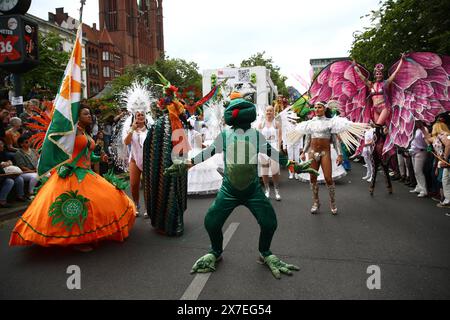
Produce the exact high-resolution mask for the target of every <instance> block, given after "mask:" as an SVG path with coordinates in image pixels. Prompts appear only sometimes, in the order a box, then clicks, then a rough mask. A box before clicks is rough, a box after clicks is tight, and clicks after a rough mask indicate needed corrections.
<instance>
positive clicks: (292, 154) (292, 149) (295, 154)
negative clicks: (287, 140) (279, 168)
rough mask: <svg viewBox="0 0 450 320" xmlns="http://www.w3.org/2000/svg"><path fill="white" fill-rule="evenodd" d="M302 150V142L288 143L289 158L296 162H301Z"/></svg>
mask: <svg viewBox="0 0 450 320" xmlns="http://www.w3.org/2000/svg"><path fill="white" fill-rule="evenodd" d="M300 150H301V144H300V143H296V144H288V145H287V152H288V158H289V160H294V161H295V162H298V163H299V162H300Z"/></svg>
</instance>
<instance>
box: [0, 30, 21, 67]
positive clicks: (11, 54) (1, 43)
mask: <svg viewBox="0 0 450 320" xmlns="http://www.w3.org/2000/svg"><path fill="white" fill-rule="evenodd" d="M17 41H19V36H6V37H4V36H3V35H0V63H3V62H5V61H6V59H8V60H9V61H16V60H19V59H20V58H21V56H20V52H19V51H17V50H16V49H15V48H14V46H15V44H16V42H17Z"/></svg>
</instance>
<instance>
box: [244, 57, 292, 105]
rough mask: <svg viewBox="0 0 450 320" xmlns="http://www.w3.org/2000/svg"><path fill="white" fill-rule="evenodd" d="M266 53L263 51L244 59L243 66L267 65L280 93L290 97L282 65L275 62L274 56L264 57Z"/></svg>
mask: <svg viewBox="0 0 450 320" xmlns="http://www.w3.org/2000/svg"><path fill="white" fill-rule="evenodd" d="M265 54H266V52H265V51H263V52H258V53H256V54H254V55H252V56H251V57H250V58H248V59H246V60H243V61H242V62H241V67H257V66H263V67H266V68H267V69H269V70H270V78H271V79H272V81H273V83H274V84H275V85H276V86H277V88H278V93H279V94H282V95H283V96H285V97H288V96H289V92H288V90H287V88H286V84H285V81H286V80H287V77H285V76H283V75H282V74H281V73H280V67H278V66H276V65H275V64H274V62H273V60H272V58H265V57H264V55H265Z"/></svg>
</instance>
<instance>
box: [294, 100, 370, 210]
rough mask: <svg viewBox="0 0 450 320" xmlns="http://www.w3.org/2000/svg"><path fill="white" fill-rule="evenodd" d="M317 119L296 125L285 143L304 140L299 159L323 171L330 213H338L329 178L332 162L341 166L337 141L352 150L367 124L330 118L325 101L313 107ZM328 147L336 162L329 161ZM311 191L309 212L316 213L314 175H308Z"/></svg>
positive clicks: (316, 192) (318, 205)
mask: <svg viewBox="0 0 450 320" xmlns="http://www.w3.org/2000/svg"><path fill="white" fill-rule="evenodd" d="M314 108H315V114H316V116H315V117H314V118H313V119H312V120H309V121H304V122H302V123H300V124H298V125H297V126H296V128H295V130H294V131H292V132H291V133H288V134H287V137H288V140H289V141H290V142H291V143H295V142H296V141H297V140H298V139H300V138H301V137H302V136H303V135H306V138H305V147H304V150H303V154H302V156H301V159H302V160H306V159H305V158H306V157H305V156H306V155H308V156H309V158H310V159H312V160H313V162H312V164H311V167H312V168H314V169H316V170H318V169H319V168H321V169H323V172H324V176H325V181H326V185H327V188H328V191H329V195H330V209H331V212H332V214H337V206H336V198H335V193H336V188H335V184H334V181H333V179H332V163H333V162H334V163H337V164H342V160H343V159H342V152H341V144H340V141H342V142H343V143H344V145H345V146H346V147H347V148H349V149H355V147H358V146H359V141H360V139H362V138H363V137H364V133H365V131H366V130H367V129H368V125H366V124H360V123H353V122H351V121H349V120H347V119H346V118H342V117H337V116H336V117H333V118H331V112H330V108H329V107H328V105H327V104H326V103H325V102H317V103H316V104H315V106H314ZM331 145H333V146H334V149H335V150H337V153H338V157H337V159H336V161H333V160H332V156H331V152H332V151H331V150H332V149H331ZM310 181H311V190H312V193H313V205H312V208H311V213H313V214H314V213H317V212H318V211H319V207H320V202H319V187H318V185H317V180H316V176H315V175H314V176H312V175H311V176H310Z"/></svg>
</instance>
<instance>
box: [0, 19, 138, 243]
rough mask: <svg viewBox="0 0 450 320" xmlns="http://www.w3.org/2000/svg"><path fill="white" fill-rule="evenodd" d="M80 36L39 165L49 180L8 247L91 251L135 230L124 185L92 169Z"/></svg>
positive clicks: (92, 155) (91, 145)
mask: <svg viewBox="0 0 450 320" xmlns="http://www.w3.org/2000/svg"><path fill="white" fill-rule="evenodd" d="M81 35H82V32H81V26H80V28H79V29H78V33H77V39H76V43H75V46H74V49H73V52H72V56H71V59H70V60H69V63H68V65H67V68H66V71H65V75H64V78H63V82H62V85H61V87H60V92H59V94H58V96H57V97H56V100H55V110H54V113H53V118H52V121H51V123H50V125H49V127H48V129H47V133H46V135H45V140H44V142H43V146H42V152H41V156H40V159H39V163H38V174H39V176H41V177H42V176H46V175H47V174H48V173H51V175H50V178H48V179H47V178H44V179H43V180H45V179H47V181H46V182H45V183H44V184H43V185H41V187H40V190H39V192H38V193H37V195H36V197H35V199H34V201H33V202H32V203H31V204H30V206H29V207H28V209H27V210H26V211H25V213H24V214H23V215H22V216H21V217H20V218H19V221H18V222H17V224H16V226H15V228H14V230H13V232H12V234H11V238H10V242H9V244H10V246H20V245H31V244H38V245H41V246H72V245H73V246H76V248H77V249H79V250H81V251H90V250H92V246H91V245H92V244H95V243H97V242H98V241H100V240H106V239H108V240H116V241H124V239H126V238H127V237H128V235H129V231H130V230H131V228H132V227H133V224H134V221H135V212H136V208H135V205H134V203H133V201H132V200H131V199H130V198H129V197H128V196H127V195H126V194H125V192H124V191H123V190H124V189H125V188H126V187H127V184H126V183H124V182H123V181H120V180H119V179H117V178H116V177H114V175H113V174H107V175H105V178H106V179H107V180H108V181H107V180H105V179H104V178H102V177H101V176H99V175H97V174H96V173H95V172H93V171H92V170H91V162H96V161H99V160H100V159H99V157H97V156H95V155H94V154H93V152H92V151H93V150H94V148H95V142H94V141H93V140H92V138H91V137H90V136H89V135H88V134H87V133H86V129H87V128H88V127H89V126H90V125H91V124H92V115H91V113H90V110H89V109H88V108H86V107H85V106H82V105H81V104H80V96H81V68H80V66H81V52H82V51H81ZM104 158H105V156H104ZM103 160H106V159H103ZM42 182H44V181H42Z"/></svg>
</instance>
